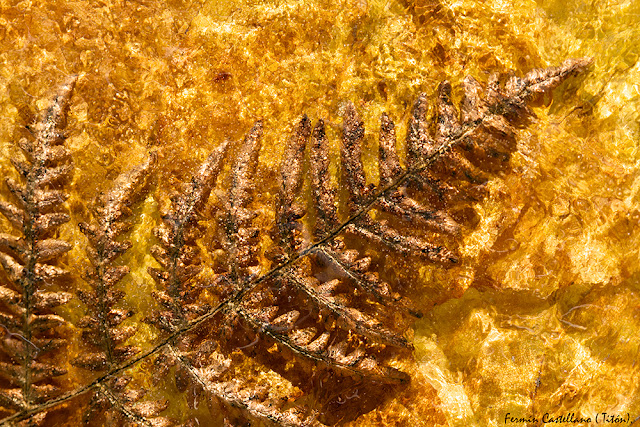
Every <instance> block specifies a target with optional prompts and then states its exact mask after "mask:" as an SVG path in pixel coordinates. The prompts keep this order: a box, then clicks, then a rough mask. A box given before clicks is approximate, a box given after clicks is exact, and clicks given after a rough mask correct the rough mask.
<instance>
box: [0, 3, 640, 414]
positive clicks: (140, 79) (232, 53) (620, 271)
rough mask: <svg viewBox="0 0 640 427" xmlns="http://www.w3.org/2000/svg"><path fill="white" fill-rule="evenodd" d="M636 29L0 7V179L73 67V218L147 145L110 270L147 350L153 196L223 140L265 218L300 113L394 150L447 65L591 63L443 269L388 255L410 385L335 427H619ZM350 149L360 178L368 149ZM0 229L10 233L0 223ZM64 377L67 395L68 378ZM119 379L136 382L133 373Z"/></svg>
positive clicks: (623, 11) (129, 7) (227, 7)
mask: <svg viewBox="0 0 640 427" xmlns="http://www.w3.org/2000/svg"><path fill="white" fill-rule="evenodd" d="M639 16H640V4H639V3H637V2H633V1H622V0H619V1H609V2H604V1H591V2H587V1H576V2H566V1H544V0H541V1H537V2H534V1H524V0H523V1H517V2H503V1H497V0H496V1H487V2H475V1H461V2H454V1H442V2H439V1H435V0H434V1H427V0H424V1H415V2H410V1H406V2H393V1H389V2H385V1H377V0H375V1H374V0H371V1H365V0H363V1H353V2H346V1H344V2H331V1H308V2H297V1H272V2H268V1H255V2H253V1H251V2H250V1H247V2H232V1H206V0H205V1H204V2H202V1H200V2H193V3H190V2H181V1H168V2H152V1H138V2H124V1H111V0H107V1H103V2H95V1H49V2H47V1H42V2H41V1H24V2H16V1H0V64H2V65H0V170H1V171H2V175H3V176H4V175H7V176H14V177H17V173H16V172H15V171H14V169H13V168H12V166H11V164H10V162H9V158H10V157H11V156H12V155H13V154H14V153H15V152H16V151H17V148H16V147H15V141H17V139H19V136H20V135H21V133H20V132H19V128H21V127H23V126H24V125H25V124H26V123H29V122H30V121H31V119H32V117H33V114H34V113H35V111H36V110H39V109H41V108H42V107H44V106H45V104H46V101H47V99H48V96H49V93H50V91H51V89H52V88H55V87H56V86H57V85H58V84H59V83H60V82H61V81H62V80H64V78H65V77H66V76H68V75H69V74H74V73H77V74H79V79H78V82H77V87H76V91H75V94H74V98H73V101H72V105H71V111H70V120H69V126H68V131H69V133H70V137H69V139H68V142H67V147H68V148H69V150H70V151H71V152H72V156H73V161H74V164H75V172H74V178H73V184H72V187H71V197H70V199H69V201H68V206H69V208H70V210H71V212H72V213H73V214H74V221H79V220H80V219H81V218H82V217H83V216H86V215H87V204H88V203H89V202H90V201H91V200H92V199H93V197H94V195H95V194H96V193H97V192H99V191H101V190H104V189H105V186H106V184H105V183H106V182H108V181H110V180H112V179H113V178H114V177H115V176H117V175H118V174H119V173H120V172H121V171H122V170H124V169H126V168H128V167H129V165H133V164H137V163H140V162H141V161H142V159H143V158H144V157H145V155H146V153H147V152H148V151H149V150H150V149H151V148H156V149H157V150H158V154H159V160H158V164H159V165H160V171H159V173H158V178H157V180H158V182H160V183H161V185H158V192H156V196H150V197H148V198H147V199H146V200H145V201H144V202H143V204H142V207H141V208H140V213H141V214H140V215H139V216H138V218H139V219H138V222H137V224H136V225H135V228H134V230H133V232H132V235H131V237H130V240H132V241H133V243H134V248H135V249H134V250H133V251H132V252H131V253H128V254H127V255H126V260H125V261H124V262H126V263H127V264H128V265H129V266H131V269H132V272H131V274H130V275H128V276H127V277H126V278H125V279H123V289H125V290H126V291H127V296H126V299H125V301H126V305H127V307H130V308H131V309H133V310H135V312H136V313H137V314H136V316H134V317H133V318H132V320H131V322H132V323H135V324H137V325H138V326H139V328H140V330H139V332H138V334H137V335H135V337H134V339H133V340H134V341H135V344H137V345H139V346H140V347H142V348H143V349H145V350H148V349H150V348H151V347H152V346H153V345H154V340H156V336H155V331H154V329H153V328H152V327H151V326H149V325H147V324H145V323H143V322H142V321H141V320H142V318H143V317H144V313H146V312H147V311H149V309H150V307H151V305H152V304H153V302H152V298H151V290H152V289H153V288H154V284H153V282H152V281H151V280H150V278H149V276H148V274H147V272H146V271H147V266H149V265H154V261H153V259H152V257H151V255H150V254H149V247H150V245H151V244H152V243H153V242H152V239H151V231H150V230H151V228H152V227H153V226H154V225H156V223H157V221H158V219H159V217H158V214H157V210H156V205H157V204H163V203H165V202H164V201H163V200H164V199H162V196H163V195H165V193H167V192H168V191H169V189H171V188H172V186H174V185H175V183H177V182H180V181H183V180H185V179H187V178H188V176H189V175H188V172H189V171H190V170H192V169H193V168H194V167H195V166H196V165H197V164H199V163H200V162H201V161H202V160H203V159H204V158H205V157H206V155H207V154H208V153H209V152H210V151H211V150H212V149H213V148H214V147H216V146H217V145H218V144H219V143H220V142H221V141H222V140H223V139H225V138H229V139H231V140H238V139H240V138H241V137H242V136H243V135H244V134H245V133H246V132H247V131H248V129H249V128H250V127H251V124H252V123H253V122H254V121H255V120H256V119H258V118H262V119H263V121H264V129H265V131H264V140H263V148H262V151H261V154H260V162H261V164H260V172H259V174H258V176H257V177H256V179H257V181H256V185H257V188H258V191H259V196H258V197H257V202H256V203H257V204H258V205H259V204H263V205H264V206H271V204H272V203H273V199H274V195H273V192H274V186H273V184H272V178H273V176H274V175H273V174H274V170H275V168H276V166H277V165H278V164H279V161H280V159H281V155H282V151H283V141H284V140H285V139H286V135H288V132H289V130H290V129H291V127H292V126H293V123H294V122H295V120H296V119H297V118H299V116H300V115H301V113H303V112H304V113H306V114H308V115H309V116H310V117H312V118H314V119H317V118H323V119H325V121H326V122H327V124H328V133H329V136H330V137H331V138H330V140H331V141H334V142H335V141H337V137H336V135H338V134H339V131H340V128H339V124H340V123H341V119H340V116H339V112H340V110H341V107H342V106H343V105H344V104H345V102H346V101H352V102H353V103H354V104H355V105H356V107H357V108H358V110H359V111H360V112H361V114H362V116H363V119H364V121H365V124H366V125H367V128H368V129H375V128H376V127H377V125H378V123H379V116H380V114H381V113H382V112H383V111H386V112H387V113H388V114H389V115H390V116H391V117H392V118H393V119H394V120H395V121H396V122H397V124H398V134H399V135H400V136H401V137H402V136H403V135H404V133H405V126H406V122H407V118H408V114H409V106H410V105H411V103H412V102H413V99H414V98H415V96H416V95H417V94H418V93H419V92H422V91H424V92H426V93H427V94H429V95H432V94H433V93H434V91H435V88H436V86H437V83H438V82H439V81H441V80H444V79H449V80H450V81H451V82H452V84H453V86H454V94H453V96H454V98H455V99H456V100H458V99H459V98H460V92H459V91H457V89H456V88H457V87H458V84H459V83H460V82H461V81H462V78H463V77H464V75H466V74H470V75H473V76H474V77H476V78H477V79H479V80H483V81H486V79H487V77H488V73H489V72H494V71H497V72H506V71H507V70H514V72H515V73H516V74H519V75H522V74H523V73H524V72H526V71H528V70H530V69H531V68H536V67H544V66H548V65H557V64H559V63H561V62H562V60H564V59H565V58H568V57H576V58H577V57H583V56H591V57H593V58H594V59H595V62H594V65H593V66H592V68H591V69H590V72H589V73H588V74H587V75H586V76H585V77H582V78H580V79H574V80H571V81H570V82H568V83H567V84H565V85H563V86H562V87H561V88H560V89H559V90H558V91H556V92H555V95H554V96H553V98H551V97H549V98H548V99H545V100H544V101H545V103H546V104H549V105H550V106H549V108H544V106H540V108H538V109H536V113H537V119H535V120H534V121H533V122H532V124H531V125H530V126H529V127H528V128H526V129H525V130H522V131H521V132H520V135H519V137H520V140H519V143H518V144H519V151H518V152H517V153H516V154H515V155H514V156H513V158H512V159H511V166H512V170H511V171H509V172H507V173H506V174H504V176H500V177H498V178H496V179H494V180H493V181H491V183H490V196H489V197H488V198H487V199H486V200H484V201H482V202H481V203H478V204H475V205H473V209H474V210H475V211H476V212H477V214H478V224H477V227H476V228H475V229H473V230H468V231H467V232H465V234H464V236H463V242H464V243H463V246H462V248H461V252H462V254H463V262H462V264H461V266H460V267H456V268H453V269H450V270H443V269H440V268H437V267H434V266H432V265H429V264H426V263H425V264H423V265H417V266H416V265H412V268H411V269H406V268H404V267H406V266H404V265H403V261H402V260H399V259H388V261H387V264H386V266H385V270H386V274H387V276H388V277H387V278H389V277H394V276H397V277H398V280H402V281H404V282H407V283H410V284H411V286H410V295H407V296H409V297H410V298H411V299H412V300H413V301H414V302H415V303H416V305H417V306H418V307H419V308H420V309H421V310H422V311H423V312H424V317H423V318H422V319H421V320H419V321H418V322H417V323H416V324H415V328H414V329H415V332H414V337H413V342H414V346H415V351H414V361H408V360H404V361H403V362H402V366H399V367H400V368H401V369H402V370H403V371H405V372H407V373H409V374H410V376H411V378H412V381H411V384H410V385H409V386H408V387H406V388H404V389H400V390H399V391H398V394H397V396H396V397H390V398H389V399H387V400H386V401H384V402H382V403H381V404H379V405H378V406H376V407H375V408H374V409H373V410H371V411H370V412H368V413H365V414H363V415H361V416H360V417H358V418H357V419H356V420H355V421H353V422H351V423H350V425H362V426H370V425H393V426H395V425H398V426H402V425H415V426H423V425H424V426H431V425H450V426H467V425H478V426H485V425H488V426H493V425H495V426H497V425H504V424H505V416H506V415H507V413H509V414H511V416H513V417H514V418H532V417H537V418H539V419H541V418H542V417H543V415H544V414H545V413H549V414H551V416H552V417H555V416H561V415H565V414H568V413H575V414H576V416H582V417H595V415H596V414H597V413H602V412H606V413H608V414H617V415H620V416H621V417H623V418H625V419H627V418H628V419H629V423H631V422H633V420H635V419H636V417H640V364H639V363H637V362H638V359H639V358H640V336H639V334H638V332H639V331H640V295H639V292H640V281H639V280H640V279H639V278H640V275H639V274H638V272H639V268H638V265H639V262H638V261H639V258H638V257H639V251H638V246H639V243H640V241H639V240H640V232H639V230H640V228H639V227H638V221H640V211H639V207H638V206H639V203H640V174H639V172H638V164H639V161H640V154H639V152H638V140H640V135H639V134H638V131H639V129H638V120H639V118H640V117H639V111H640V110H639V108H640V92H638V86H637V81H638V78H640V66H639V65H638V63H637V59H638V46H639V45H638V43H639V42H638V40H640V30H638V29H637V28H640V26H639V25H638V24H639V18H638V17H639ZM367 138H368V139H367V140H366V143H367V144H366V145H367V146H366V147H365V153H366V154H365V169H366V172H367V173H368V177H369V179H370V180H371V181H372V182H375V181H376V180H377V176H376V175H377V172H376V171H377V168H376V157H375V156H376V155H377V136H376V134H375V132H372V133H370V135H369V136H368V137H367ZM334 148H335V152H336V153H337V146H336V147H334ZM367 156H368V157H367ZM0 195H1V196H2V197H3V198H8V191H7V189H6V188H5V187H3V188H2V189H1V190H0ZM272 220H273V211H272V210H270V208H269V209H265V210H264V211H262V212H260V216H259V217H258V221H259V222H261V223H262V224H263V225H264V226H265V227H266V226H268V225H269V224H270V222H271V221H272ZM0 229H2V230H8V229H10V227H9V225H8V222H6V221H5V219H4V218H0ZM61 236H62V237H64V238H66V239H67V240H68V241H71V242H74V243H75V247H74V249H73V250H72V252H70V253H69V255H68V257H69V260H73V259H78V258H82V257H83V255H82V254H83V252H82V251H83V248H84V247H85V246H86V238H85V237H84V236H83V235H82V234H80V233H79V232H78V231H77V227H75V224H74V223H73V222H72V223H68V224H66V225H65V226H63V227H62V231H61ZM203 245H206V243H203ZM212 256H215V254H214V255H212ZM69 264H72V263H71V262H69ZM76 269H77V271H74V274H76V275H77V276H78V277H80V276H81V274H82V271H81V269H80V268H78V267H76ZM0 277H1V276H0ZM83 310H84V308H83V306H82V304H81V303H80V302H79V301H77V300H74V301H72V302H70V303H68V304H66V305H65V306H64V307H62V308H61V309H60V311H59V313H60V314H61V315H62V316H63V317H65V318H67V319H69V320H70V321H71V322H72V323H76V322H77V319H78V318H79V317H80V316H81V315H82V314H83V313H84V311H83ZM65 333H66V334H67V336H69V339H70V342H71V345H70V346H69V347H68V350H67V351H68V356H69V357H64V355H63V356H60V363H65V364H67V363H68V362H67V360H70V358H72V357H73V356H75V355H77V353H78V352H81V351H82V350H83V347H82V344H81V343H80V342H79V332H78V331H76V330H74V329H73V328H69V329H68V330H66V331H65ZM67 369H68V371H69V375H68V376H67V377H65V379H64V381H66V383H65V384H66V387H67V388H68V389H69V390H73V389H74V388H75V387H77V385H78V384H86V383H87V381H86V378H83V377H82V376H83V375H85V376H86V373H85V372H84V371H81V370H79V369H77V368H74V367H73V366H71V365H68V366H67ZM134 369H137V371H136V381H140V382H142V383H144V382H145V381H147V378H146V377H145V372H147V371H145V370H146V369H150V368H148V367H147V366H146V365H145V364H144V363H141V364H140V366H137V367H134ZM247 369H255V367H253V366H252V367H249V368H247ZM262 374H263V375H265V376H268V375H269V373H268V372H263V373H262ZM283 387H287V385H286V384H283ZM292 393H293V392H292ZM153 397H154V398H167V399H169V400H171V404H172V406H171V407H170V409H168V410H167V414H168V415H169V416H178V417H179V416H180V414H181V412H182V410H183V409H184V408H185V407H186V406H185V405H186V404H185V401H186V399H187V397H186V396H183V395H181V394H180V393H178V392H177V390H175V389H172V388H171V386H167V387H166V388H164V389H163V388H158V389H155V390H154V391H153ZM83 398H84V397H83V396H80V397H78V398H76V400H82V399H83ZM66 405H67V406H68V407H70V408H73V405H74V401H69V402H67V403H66ZM80 406H81V405H80ZM212 406H215V405H213V404H212ZM213 409H214V410H215V408H213ZM70 411H71V412H73V410H70ZM194 413H201V414H203V415H202V416H203V417H208V416H209V414H208V409H207V408H204V407H200V408H198V410H197V411H196V412H194ZM203 419H205V418H203ZM60 422H61V423H62V421H60ZM629 423H627V424H625V425H628V424H629ZM526 424H527V423H519V424H517V423H514V424H511V425H526ZM532 424H535V423H532ZM60 425H62V424H60ZM507 425H510V424H509V423H507Z"/></svg>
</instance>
